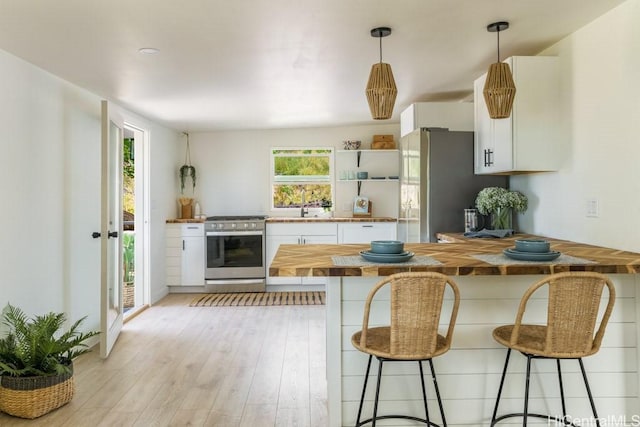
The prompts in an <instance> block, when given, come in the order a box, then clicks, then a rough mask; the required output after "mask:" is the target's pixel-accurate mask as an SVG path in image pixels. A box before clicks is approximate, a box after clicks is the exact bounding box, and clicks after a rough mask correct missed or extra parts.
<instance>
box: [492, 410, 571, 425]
mask: <svg viewBox="0 0 640 427" xmlns="http://www.w3.org/2000/svg"><path fill="white" fill-rule="evenodd" d="M515 417H520V418H524V412H517V413H512V414H506V415H500V416H499V417H498V418H496V419H495V420H493V421H492V422H491V427H493V426H494V425H496V424H497V423H499V422H500V421H502V420H505V419H507V418H515ZM527 417H534V418H542V419H545V420H554V421H556V422H560V423H562V424H564V425H565V426H571V427H580V425H579V424H574V423H572V422H569V421H567V420H564V419H562V418H558V417H553V416H551V415H542V414H532V413H528V414H527Z"/></svg>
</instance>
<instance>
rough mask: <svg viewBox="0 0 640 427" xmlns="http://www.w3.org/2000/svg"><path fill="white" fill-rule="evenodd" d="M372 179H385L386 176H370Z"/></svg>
mask: <svg viewBox="0 0 640 427" xmlns="http://www.w3.org/2000/svg"><path fill="white" fill-rule="evenodd" d="M369 178H371V179H385V177H384V176H370V177H369Z"/></svg>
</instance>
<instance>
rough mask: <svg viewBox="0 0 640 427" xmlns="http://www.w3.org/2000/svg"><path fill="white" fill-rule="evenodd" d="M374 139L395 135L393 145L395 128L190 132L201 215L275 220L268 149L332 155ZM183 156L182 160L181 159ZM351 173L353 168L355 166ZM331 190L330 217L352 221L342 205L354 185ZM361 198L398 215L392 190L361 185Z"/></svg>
mask: <svg viewBox="0 0 640 427" xmlns="http://www.w3.org/2000/svg"><path fill="white" fill-rule="evenodd" d="M377 134H383V135H384V134H388V135H394V139H395V140H396V142H398V141H399V135H400V125H399V124H398V123H391V124H375V125H364V126H344V127H330V128H308V129H278V130H261V131H229V132H206V133H192V134H190V139H189V140H190V144H191V159H192V163H193V165H194V166H196V168H197V171H198V175H199V177H198V185H197V187H196V195H195V197H196V198H197V199H198V200H199V201H200V205H201V207H202V209H203V212H204V213H205V214H207V215H209V216H211V215H233V214H235V215H238V214H243V215H247V214H267V215H274V214H273V213H272V212H270V199H269V195H270V189H269V183H270V181H269V178H270V175H269V174H270V164H269V160H270V157H269V150H270V149H271V148H272V147H310V146H315V147H318V146H320V147H335V149H336V150H337V149H342V147H343V146H342V141H344V140H347V139H356V140H361V141H362V144H363V145H362V147H363V148H365V147H367V148H368V147H369V146H370V143H371V141H372V139H373V135H377ZM183 153H184V148H183ZM182 156H183V157H184V154H183V155H182ZM363 158H364V156H363ZM363 161H364V160H363ZM366 161H367V162H368V161H370V160H369V159H367V160H366ZM182 162H183V160H180V164H182ZM369 165H371V169H372V170H373V169H374V167H373V165H372V164H371V163H370V164H369ZM363 166H364V165H363ZM353 169H356V165H355V164H354V165H353ZM361 169H362V168H361ZM176 182H177V181H176ZM176 185H177V184H176ZM335 188H336V204H335V208H336V212H335V215H336V216H351V215H352V211H351V210H345V208H346V206H347V205H349V208H351V206H352V205H350V204H352V203H353V198H354V197H355V195H356V184H355V183H338V184H336V186H335ZM361 194H362V195H363V196H368V197H370V198H371V199H372V201H373V214H374V215H375V216H391V217H397V216H398V203H397V202H395V201H397V200H398V197H399V196H398V190H397V186H394V185H393V184H388V183H375V182H365V183H363V184H362V193H361ZM389 200H393V201H394V202H389ZM383 201H384V202H383ZM376 202H377V203H376Z"/></svg>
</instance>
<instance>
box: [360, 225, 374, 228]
mask: <svg viewBox="0 0 640 427" xmlns="http://www.w3.org/2000/svg"><path fill="white" fill-rule="evenodd" d="M362 228H373V225H363V226H362Z"/></svg>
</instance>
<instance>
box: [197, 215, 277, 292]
mask: <svg viewBox="0 0 640 427" xmlns="http://www.w3.org/2000/svg"><path fill="white" fill-rule="evenodd" d="M265 218H266V217H264V216H257V215H255V216H212V217H208V218H207V220H206V221H205V223H204V230H205V235H206V240H205V254H206V259H205V272H204V277H205V284H206V285H205V291H206V292H264V291H265V282H266V280H265V277H266V266H265V242H264V240H265V239H264V235H265V232H264V231H265V225H264V224H265V221H264V220H265Z"/></svg>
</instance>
